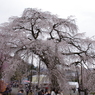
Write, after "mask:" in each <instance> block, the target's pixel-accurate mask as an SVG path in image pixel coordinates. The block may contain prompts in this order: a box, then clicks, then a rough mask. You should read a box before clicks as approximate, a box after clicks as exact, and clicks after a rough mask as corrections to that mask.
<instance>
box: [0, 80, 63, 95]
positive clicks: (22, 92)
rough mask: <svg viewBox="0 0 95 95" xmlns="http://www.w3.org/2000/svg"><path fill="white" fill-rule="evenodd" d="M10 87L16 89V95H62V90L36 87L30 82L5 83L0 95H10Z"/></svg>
mask: <svg viewBox="0 0 95 95" xmlns="http://www.w3.org/2000/svg"><path fill="white" fill-rule="evenodd" d="M12 88H16V89H18V92H17V94H16V95H63V93H62V91H60V90H56V89H52V90H50V89H48V88H42V89H41V88H37V87H34V88H33V86H32V87H31V84H20V83H18V82H12V83H10V84H8V85H7V87H6V89H5V91H4V92H0V95H12V94H11V91H12Z"/></svg>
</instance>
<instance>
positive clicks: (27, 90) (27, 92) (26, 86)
mask: <svg viewBox="0 0 95 95" xmlns="http://www.w3.org/2000/svg"><path fill="white" fill-rule="evenodd" d="M25 90H26V95H28V94H29V88H28V85H27V84H26V85H25Z"/></svg>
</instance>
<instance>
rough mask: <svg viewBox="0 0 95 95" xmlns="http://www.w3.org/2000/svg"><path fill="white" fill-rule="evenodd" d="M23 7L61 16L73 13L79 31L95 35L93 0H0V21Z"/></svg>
mask: <svg viewBox="0 0 95 95" xmlns="http://www.w3.org/2000/svg"><path fill="white" fill-rule="evenodd" d="M25 8H38V9H42V10H43V11H49V12H51V13H52V14H57V15H58V16H60V17H62V18H67V17H68V16H70V15H73V16H74V17H75V18H76V24H77V25H78V28H79V32H85V33H86V36H89V37H91V36H94V35H95V32H94V31H95V27H94V25H95V0H0V23H4V22H6V21H8V18H9V17H11V16H20V15H21V14H22V12H23V11H24V9H25Z"/></svg>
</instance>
